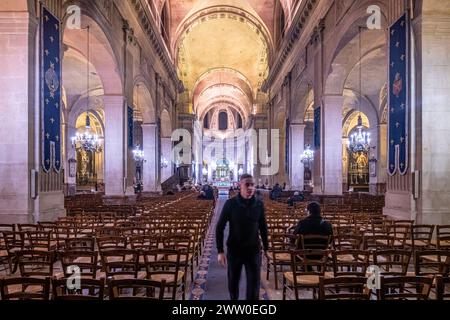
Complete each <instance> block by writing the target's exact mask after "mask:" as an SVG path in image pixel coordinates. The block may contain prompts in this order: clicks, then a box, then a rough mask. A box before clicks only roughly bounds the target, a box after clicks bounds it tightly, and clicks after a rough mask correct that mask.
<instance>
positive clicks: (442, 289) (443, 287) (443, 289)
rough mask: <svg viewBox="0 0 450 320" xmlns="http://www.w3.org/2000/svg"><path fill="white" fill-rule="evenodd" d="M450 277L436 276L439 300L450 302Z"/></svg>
mask: <svg viewBox="0 0 450 320" xmlns="http://www.w3.org/2000/svg"><path fill="white" fill-rule="evenodd" d="M448 286H450V277H443V276H441V275H437V276H436V297H437V299H438V300H450V290H447V288H448Z"/></svg>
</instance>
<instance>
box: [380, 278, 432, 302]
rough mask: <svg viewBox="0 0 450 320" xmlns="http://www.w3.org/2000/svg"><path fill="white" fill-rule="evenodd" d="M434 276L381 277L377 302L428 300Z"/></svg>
mask: <svg viewBox="0 0 450 320" xmlns="http://www.w3.org/2000/svg"><path fill="white" fill-rule="evenodd" d="M433 280H434V276H424V277H418V276H415V277H408V276H406V277H381V289H380V290H377V291H378V299H379V300H428V298H429V296H430V291H431V286H432V285H433Z"/></svg>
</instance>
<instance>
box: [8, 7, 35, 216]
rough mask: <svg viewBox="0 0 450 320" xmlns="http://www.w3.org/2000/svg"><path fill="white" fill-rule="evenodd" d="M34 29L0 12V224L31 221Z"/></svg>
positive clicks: (20, 17)
mask: <svg viewBox="0 0 450 320" xmlns="http://www.w3.org/2000/svg"><path fill="white" fill-rule="evenodd" d="M36 28H37V24H36V22H35V18H33V17H31V16H30V14H29V13H28V12H25V11H24V12H0V69H1V70H2V71H1V73H0V88H1V90H0V97H1V101H2V103H1V104H0V123H1V124H0V136H1V137H2V139H1V140H0V223H28V222H32V219H33V216H32V214H33V210H34V201H33V200H32V199H31V198H30V171H31V169H35V148H34V147H35V140H34V139H35V131H36V132H38V131H39V130H35V125H37V123H35V114H34V113H35V112H34V110H35V103H36V105H38V104H37V102H36V101H35V90H36V89H37V85H36V84H35V79H37V77H36V76H35V75H36V72H35V70H36V64H37V61H36V59H35V56H36V52H35V50H36V46H35V41H34V39H35V37H36V36H37V33H36ZM36 98H37V95H36ZM36 119H39V117H37V118H36ZM36 121H37V120H36ZM36 141H40V139H36ZM36 166H38V165H36ZM36 187H37V188H38V186H36Z"/></svg>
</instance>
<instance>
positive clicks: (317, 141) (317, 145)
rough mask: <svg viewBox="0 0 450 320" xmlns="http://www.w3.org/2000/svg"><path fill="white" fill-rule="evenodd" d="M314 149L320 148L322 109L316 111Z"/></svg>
mask: <svg viewBox="0 0 450 320" xmlns="http://www.w3.org/2000/svg"><path fill="white" fill-rule="evenodd" d="M314 147H315V148H316V149H319V148H320V107H318V108H316V109H314Z"/></svg>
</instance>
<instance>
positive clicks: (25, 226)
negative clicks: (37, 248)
mask: <svg viewBox="0 0 450 320" xmlns="http://www.w3.org/2000/svg"><path fill="white" fill-rule="evenodd" d="M17 228H18V230H19V231H38V230H39V225H38V224H30V223H21V224H20V223H19V224H17Z"/></svg>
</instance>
